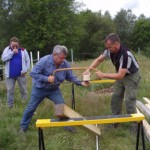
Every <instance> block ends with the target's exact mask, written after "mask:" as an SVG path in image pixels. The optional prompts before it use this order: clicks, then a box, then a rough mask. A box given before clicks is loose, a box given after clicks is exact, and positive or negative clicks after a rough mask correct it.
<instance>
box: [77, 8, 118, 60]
mask: <svg viewBox="0 0 150 150" xmlns="http://www.w3.org/2000/svg"><path fill="white" fill-rule="evenodd" d="M80 17H82V20H83V21H84V23H83V28H84V34H83V36H82V37H81V42H80V49H79V50H80V53H81V55H82V56H83V54H86V55H85V57H86V58H91V57H93V56H94V57H95V56H97V55H98V54H99V53H100V51H102V50H103V47H104V46H103V45H104V43H103V40H104V38H105V36H106V35H107V34H108V33H110V32H112V31H115V27H114V24H113V21H112V20H111V19H110V18H109V17H105V16H103V15H102V14H101V12H100V11H99V12H97V13H93V12H91V11H90V10H87V11H83V12H81V14H80ZM91 53H93V55H91ZM88 54H89V55H88Z"/></svg>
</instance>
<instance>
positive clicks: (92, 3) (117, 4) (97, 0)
mask: <svg viewBox="0 0 150 150" xmlns="http://www.w3.org/2000/svg"><path fill="white" fill-rule="evenodd" d="M77 1H78V2H83V3H84V4H85V7H83V8H84V9H86V8H88V9H90V10H92V11H99V10H101V11H102V14H104V12H105V11H106V10H108V11H109V12H110V14H111V16H112V17H114V16H115V15H116V14H117V12H119V11H120V9H121V8H123V9H125V10H127V9H131V10H132V13H133V14H135V15H136V16H137V17H139V15H140V14H144V15H145V16H146V17H148V18H149V17H150V10H149V9H150V0H77Z"/></svg>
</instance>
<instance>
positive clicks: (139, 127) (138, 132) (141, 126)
mask: <svg viewBox="0 0 150 150" xmlns="http://www.w3.org/2000/svg"><path fill="white" fill-rule="evenodd" d="M140 129H141V139H142V148H143V150H145V141H144V130H143V122H142V121H141V122H140V123H138V130H137V139H136V150H138V148H139V139H140Z"/></svg>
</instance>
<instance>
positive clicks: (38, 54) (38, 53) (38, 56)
mask: <svg viewBox="0 0 150 150" xmlns="http://www.w3.org/2000/svg"><path fill="white" fill-rule="evenodd" d="M39 59H40V52H39V51H37V61H39Z"/></svg>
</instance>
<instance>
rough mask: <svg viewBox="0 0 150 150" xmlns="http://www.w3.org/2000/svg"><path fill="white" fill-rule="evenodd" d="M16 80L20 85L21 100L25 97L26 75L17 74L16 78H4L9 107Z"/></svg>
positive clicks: (12, 99)
mask: <svg viewBox="0 0 150 150" xmlns="http://www.w3.org/2000/svg"><path fill="white" fill-rule="evenodd" d="M16 81H17V82H18V84H19V87H20V93H21V98H22V100H26V99H27V96H28V95H27V94H28V92H27V88H26V76H19V77H16V78H6V85H7V103H8V106H9V107H12V106H13V104H14V89H15V83H16Z"/></svg>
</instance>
